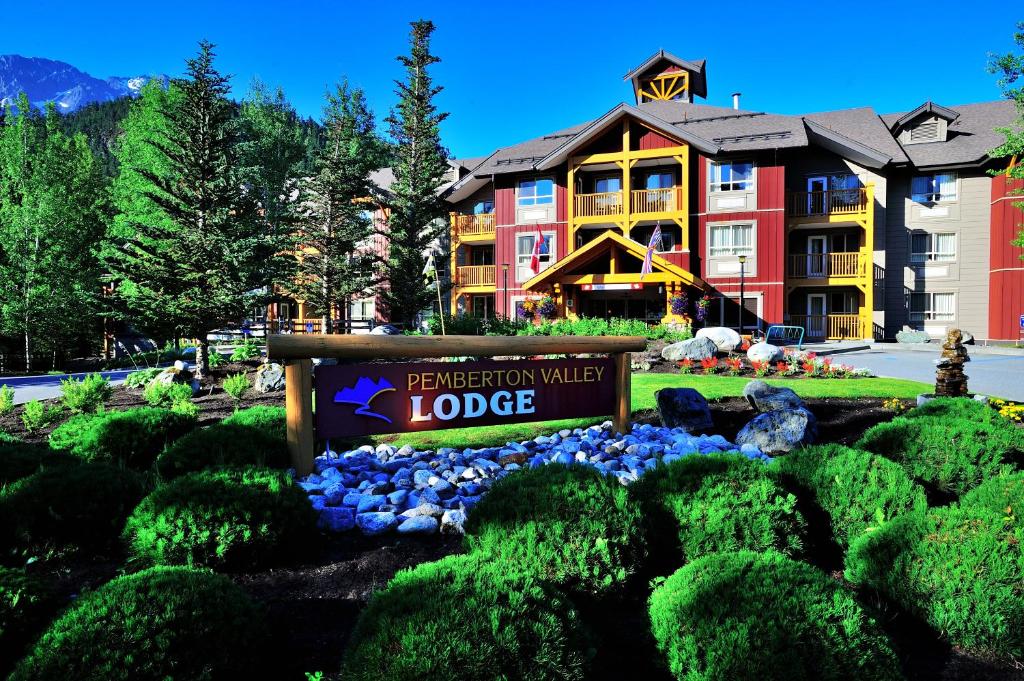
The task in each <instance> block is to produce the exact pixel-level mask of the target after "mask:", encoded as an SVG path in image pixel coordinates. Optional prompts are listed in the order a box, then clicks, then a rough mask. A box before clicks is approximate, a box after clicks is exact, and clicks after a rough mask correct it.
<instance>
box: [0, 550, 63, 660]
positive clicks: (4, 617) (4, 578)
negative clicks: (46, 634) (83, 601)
mask: <svg viewBox="0 0 1024 681" xmlns="http://www.w3.org/2000/svg"><path fill="white" fill-rule="evenodd" d="M58 605H59V602H58V600H57V598H56V596H55V595H54V593H53V591H52V590H51V589H50V588H49V586H48V585H47V584H46V582H44V581H43V580H41V579H39V578H38V577H33V576H31V575H28V574H26V573H25V571H24V570H22V569H11V568H5V567H0V660H16V659H18V657H20V656H21V652H22V650H23V649H24V647H25V645H26V644H27V643H28V642H29V641H31V640H33V639H34V638H35V637H36V636H37V635H38V634H39V632H40V631H41V630H42V629H43V627H44V626H45V625H46V623H47V622H48V621H49V619H50V617H52V616H53V614H54V613H55V612H56V611H57V608H58ZM6 666H7V665H6V664H4V663H3V662H0V673H2V672H3V671H4V668H5V667H6Z"/></svg>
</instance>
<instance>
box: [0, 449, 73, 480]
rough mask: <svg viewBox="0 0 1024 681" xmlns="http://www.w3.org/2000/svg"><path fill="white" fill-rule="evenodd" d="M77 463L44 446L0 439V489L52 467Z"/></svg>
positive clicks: (61, 453)
mask: <svg viewBox="0 0 1024 681" xmlns="http://www.w3.org/2000/svg"><path fill="white" fill-rule="evenodd" d="M75 463H78V462H77V460H75V459H72V458H71V457H69V456H67V455H66V454H64V453H63V452H55V451H53V450H51V449H50V448H49V447H47V446H46V445H39V444H30V443H28V442H18V441H17V440H10V441H7V440H5V439H4V438H3V437H0V488H2V487H3V486H4V485H6V484H7V483H9V482H14V481H15V480H20V479H22V478H27V477H28V476H30V475H32V474H33V473H36V472H37V471H40V470H42V469H43V468H49V467H53V466H67V465H74V464H75Z"/></svg>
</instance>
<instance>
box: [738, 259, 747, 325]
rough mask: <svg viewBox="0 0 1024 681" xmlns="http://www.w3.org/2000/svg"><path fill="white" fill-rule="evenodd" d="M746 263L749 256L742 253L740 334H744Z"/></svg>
mask: <svg viewBox="0 0 1024 681" xmlns="http://www.w3.org/2000/svg"><path fill="white" fill-rule="evenodd" d="M746 263H747V256H745V255H741V256H740V328H739V332H740V335H742V334H743V283H744V277H745V276H746V270H745V268H744V265H746Z"/></svg>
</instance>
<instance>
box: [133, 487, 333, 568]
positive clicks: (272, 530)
mask: <svg viewBox="0 0 1024 681" xmlns="http://www.w3.org/2000/svg"><path fill="white" fill-rule="evenodd" d="M315 530H316V513H315V512H314V511H313V508H312V506H310V504H309V499H308V498H307V497H306V495H305V494H304V493H303V492H302V490H301V489H299V487H298V486H297V485H296V484H295V483H294V481H293V480H292V479H291V477H290V476H289V475H288V474H287V473H285V472H284V471H271V470H266V469H259V468H245V469H225V470H219V471H200V472H198V473H190V474H189V475H185V476H182V477H180V478H177V479H175V480H172V481H171V482H168V483H166V484H163V485H161V486H159V487H157V489H156V490H155V491H153V493H152V494H150V495H149V496H148V497H146V498H145V499H143V500H142V503H140V504H139V506H138V508H136V509H135V511H134V512H133V513H132V515H131V517H130V518H129V519H128V522H127V524H126V525H125V529H124V535H125V539H126V541H127V543H128V545H129V549H130V551H131V553H132V555H133V557H134V559H135V560H137V561H138V562H140V563H141V564H145V565H192V566H196V565H203V566H208V567H216V568H225V569H231V568H239V567H252V566H256V565H264V564H268V563H272V562H274V561H275V560H276V559H279V558H281V557H284V556H291V555H294V554H296V553H298V552H300V551H301V550H302V549H303V548H304V547H305V546H308V544H309V540H310V538H311V537H312V536H313V534H314V532H315Z"/></svg>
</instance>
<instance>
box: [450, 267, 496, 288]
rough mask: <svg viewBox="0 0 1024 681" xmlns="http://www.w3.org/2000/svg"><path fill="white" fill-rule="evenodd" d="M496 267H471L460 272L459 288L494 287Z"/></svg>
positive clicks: (459, 270)
mask: <svg viewBox="0 0 1024 681" xmlns="http://www.w3.org/2000/svg"><path fill="white" fill-rule="evenodd" d="M494 270H495V266H494V265H470V266H466V267H460V268H458V270H456V271H457V272H458V281H459V286H494V281H495V279H494Z"/></svg>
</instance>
